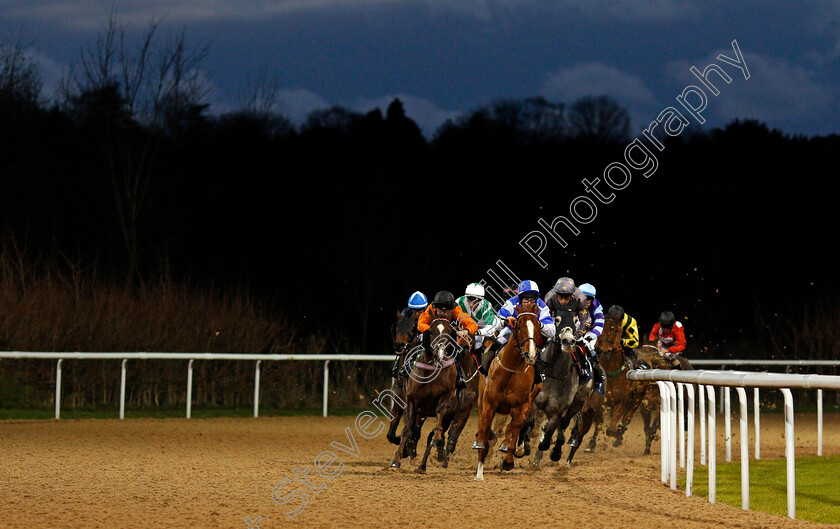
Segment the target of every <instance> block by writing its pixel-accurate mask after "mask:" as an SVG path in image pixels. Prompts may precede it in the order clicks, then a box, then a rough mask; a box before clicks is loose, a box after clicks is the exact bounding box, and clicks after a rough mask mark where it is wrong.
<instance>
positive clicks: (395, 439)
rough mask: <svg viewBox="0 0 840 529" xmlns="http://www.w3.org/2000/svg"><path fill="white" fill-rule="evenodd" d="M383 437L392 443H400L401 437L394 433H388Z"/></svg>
mask: <svg viewBox="0 0 840 529" xmlns="http://www.w3.org/2000/svg"><path fill="white" fill-rule="evenodd" d="M385 437H387V438H388V441H390V442H391V443H392V444H395V445H398V444H400V441H401V439H400V438H399V437H397V436H396V435H390V434H388V435H386V436H385Z"/></svg>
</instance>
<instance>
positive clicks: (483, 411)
mask: <svg viewBox="0 0 840 529" xmlns="http://www.w3.org/2000/svg"><path fill="white" fill-rule="evenodd" d="M493 415H495V413H494V411H493V408H492V406H491V405H490V403H489V402H488V399H487V398H484V399H482V400H481V405H480V406H479V410H478V431H477V432H476V433H475V443H473V448H476V449H478V469H477V470H476V473H475V478H473V479H474V480H475V481H484V461H485V459H487V453H488V452H489V451H490V447H489V441H488V437H489V436H490V427H491V426H492V423H493Z"/></svg>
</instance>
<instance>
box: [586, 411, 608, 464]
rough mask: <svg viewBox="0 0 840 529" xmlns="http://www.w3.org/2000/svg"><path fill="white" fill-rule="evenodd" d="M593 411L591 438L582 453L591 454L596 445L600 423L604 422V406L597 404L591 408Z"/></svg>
mask: <svg viewBox="0 0 840 529" xmlns="http://www.w3.org/2000/svg"><path fill="white" fill-rule="evenodd" d="M592 410H593V417H592V420H593V423H594V424H595V429H594V430H593V431H592V438H591V439H589V445H588V446H587V447H586V448H584V449H583V451H584V452H589V453H592V452H594V451H595V446H596V445H597V443H598V432H599V431H600V429H601V423H603V422H604V405H603V403H602V404H599V405H597V406H594V407H593V408H592Z"/></svg>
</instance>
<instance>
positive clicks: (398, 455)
mask: <svg viewBox="0 0 840 529" xmlns="http://www.w3.org/2000/svg"><path fill="white" fill-rule="evenodd" d="M413 423H414V402H413V401H412V400H409V401H408V405H407V406H406V412H405V424H404V425H403V431H402V436H401V438H400V444H399V446H398V447H397V451H396V452H395V453H394V459H392V460H391V467H392V468H400V459H402V458H403V457H405V450H406V443H407V442H408V438H409V436H410V435H411V427H412V424H413Z"/></svg>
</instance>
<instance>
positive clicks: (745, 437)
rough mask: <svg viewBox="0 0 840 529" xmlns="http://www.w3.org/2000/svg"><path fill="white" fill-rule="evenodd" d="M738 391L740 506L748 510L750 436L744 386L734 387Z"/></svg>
mask: <svg viewBox="0 0 840 529" xmlns="http://www.w3.org/2000/svg"><path fill="white" fill-rule="evenodd" d="M735 391H737V392H738V402H739V403H740V405H741V417H740V421H739V422H740V424H741V434H740V435H741V438H740V439H738V444H739V445H740V446H741V508H742V509H744V510H745V511H748V510H750V438H749V435H750V434H749V431H748V428H747V421H748V420H749V418H748V417H747V391H746V390H745V389H744V388H735Z"/></svg>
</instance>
